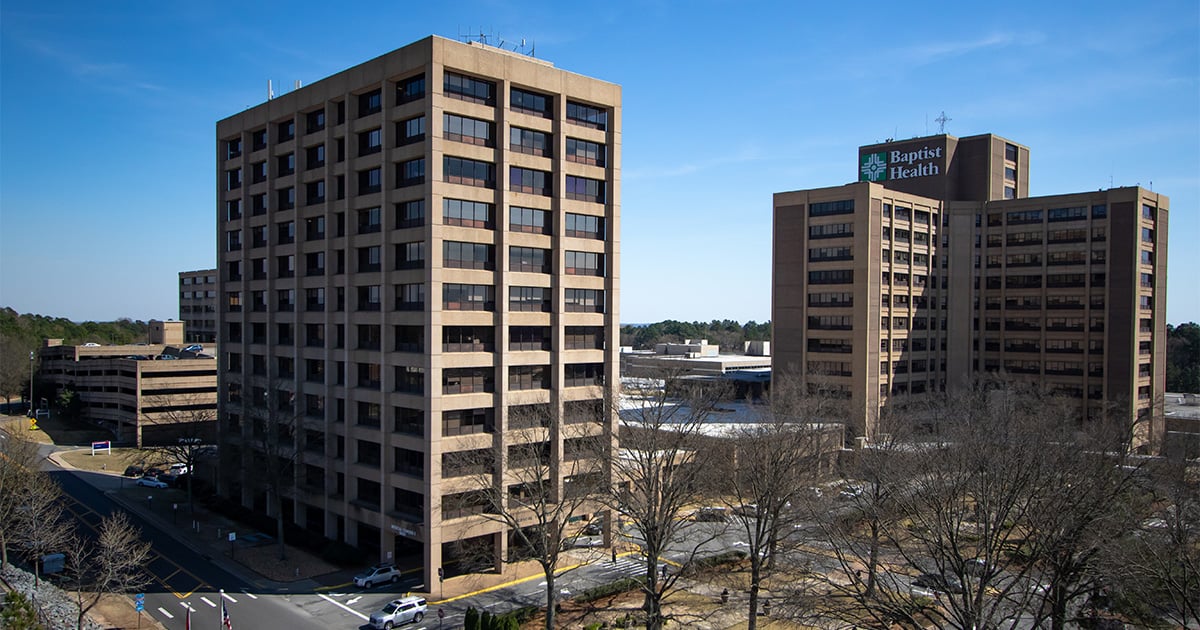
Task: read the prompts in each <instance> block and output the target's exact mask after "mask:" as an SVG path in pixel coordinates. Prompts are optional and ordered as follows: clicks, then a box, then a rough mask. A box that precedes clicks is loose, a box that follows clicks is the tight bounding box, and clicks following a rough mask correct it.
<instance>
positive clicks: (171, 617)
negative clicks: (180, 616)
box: [158, 608, 175, 619]
mask: <svg viewBox="0 0 1200 630" xmlns="http://www.w3.org/2000/svg"><path fill="white" fill-rule="evenodd" d="M158 612H160V613H162V614H164V615H166V616H167V619H174V618H175V615H172V614H171V613H169V612H167V611H166V610H165V609H163V608H159V609H158Z"/></svg>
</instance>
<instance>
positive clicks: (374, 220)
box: [358, 207, 383, 234]
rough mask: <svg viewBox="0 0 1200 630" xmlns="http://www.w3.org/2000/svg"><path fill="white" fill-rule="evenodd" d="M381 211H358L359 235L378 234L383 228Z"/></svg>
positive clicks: (371, 209) (374, 209)
mask: <svg viewBox="0 0 1200 630" xmlns="http://www.w3.org/2000/svg"><path fill="white" fill-rule="evenodd" d="M382 225H383V224H382V216H381V211H380V209H379V208H378V207H376V208H367V209H366V210H359V211H358V233H359V234H370V233H372V232H378V231H379V230H380V228H381V227H382Z"/></svg>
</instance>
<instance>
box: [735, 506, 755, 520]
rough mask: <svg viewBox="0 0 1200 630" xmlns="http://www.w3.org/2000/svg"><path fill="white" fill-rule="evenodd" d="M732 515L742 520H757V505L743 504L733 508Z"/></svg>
mask: <svg viewBox="0 0 1200 630" xmlns="http://www.w3.org/2000/svg"><path fill="white" fill-rule="evenodd" d="M733 513H734V514H735V515H737V516H740V517H742V518H758V504H755V503H743V504H742V505H739V506H737V507H735V508H733Z"/></svg>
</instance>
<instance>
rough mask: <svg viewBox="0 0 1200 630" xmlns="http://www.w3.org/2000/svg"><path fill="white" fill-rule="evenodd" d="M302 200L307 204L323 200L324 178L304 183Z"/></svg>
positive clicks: (322, 201)
mask: <svg viewBox="0 0 1200 630" xmlns="http://www.w3.org/2000/svg"><path fill="white" fill-rule="evenodd" d="M304 202H305V205H309V206H311V205H314V204H318V203H324V202H325V180H323V179H322V180H317V181H315V182H309V183H307V184H305V185H304Z"/></svg>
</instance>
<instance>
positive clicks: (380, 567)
mask: <svg viewBox="0 0 1200 630" xmlns="http://www.w3.org/2000/svg"><path fill="white" fill-rule="evenodd" d="M399 580H400V569H397V568H396V565H394V564H391V563H387V562H385V563H383V564H377V565H375V566H373V567H371V568H369V569H367V570H366V571H363V572H362V573H360V574H358V575H356V576H354V585H355V586H357V587H359V588H371V587H372V586H375V585H376V584H382V583H384V582H397V581H399Z"/></svg>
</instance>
